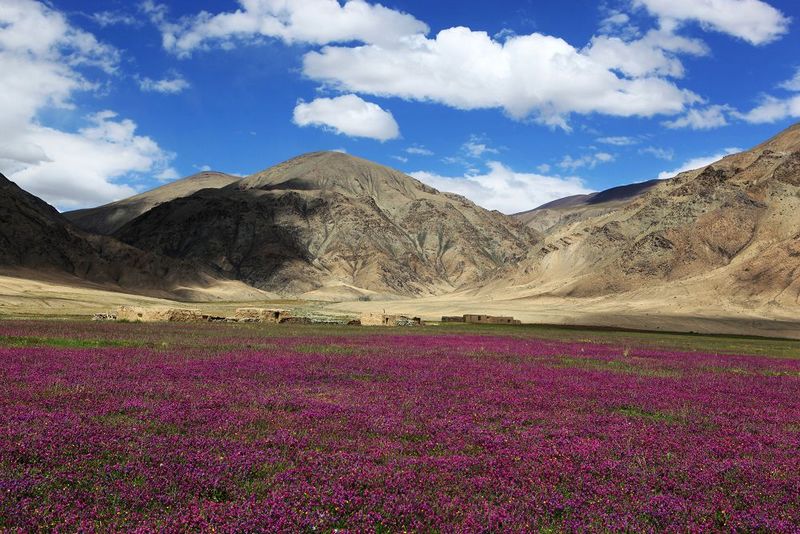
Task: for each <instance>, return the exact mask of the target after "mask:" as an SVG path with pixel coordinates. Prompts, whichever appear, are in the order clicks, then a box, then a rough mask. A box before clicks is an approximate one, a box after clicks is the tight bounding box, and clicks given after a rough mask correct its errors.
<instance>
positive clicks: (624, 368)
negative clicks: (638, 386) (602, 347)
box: [555, 356, 680, 378]
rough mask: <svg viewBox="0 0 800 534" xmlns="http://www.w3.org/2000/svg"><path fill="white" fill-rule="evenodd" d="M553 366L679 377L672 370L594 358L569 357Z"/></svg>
mask: <svg viewBox="0 0 800 534" xmlns="http://www.w3.org/2000/svg"><path fill="white" fill-rule="evenodd" d="M555 366H556V367H574V368H578V369H591V370H595V371H609V372H612V373H623V374H632V375H639V376H653V377H661V378H667V377H673V376H679V374H680V373H678V372H677V371H674V370H672V369H658V368H653V367H645V366H639V365H634V364H632V363H630V362H626V361H621V360H598V359H594V358H573V357H570V356H561V357H559V358H558V359H557V360H556V363H555Z"/></svg>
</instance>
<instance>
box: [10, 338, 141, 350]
mask: <svg viewBox="0 0 800 534" xmlns="http://www.w3.org/2000/svg"><path fill="white" fill-rule="evenodd" d="M0 346H3V347H58V348H64V349H94V348H101V347H139V346H141V343H136V342H133V341H119V340H109V339H65V338H52V337H32V336H0Z"/></svg>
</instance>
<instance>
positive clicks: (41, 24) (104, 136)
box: [0, 0, 171, 207]
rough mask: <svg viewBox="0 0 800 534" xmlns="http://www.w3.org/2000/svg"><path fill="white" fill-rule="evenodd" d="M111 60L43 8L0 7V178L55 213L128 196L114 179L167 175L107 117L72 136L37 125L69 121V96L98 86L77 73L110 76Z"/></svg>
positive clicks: (144, 141) (148, 149) (150, 151)
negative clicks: (48, 116)
mask: <svg viewBox="0 0 800 534" xmlns="http://www.w3.org/2000/svg"><path fill="white" fill-rule="evenodd" d="M118 59H119V53H118V52H117V51H116V50H115V49H113V48H112V47H109V46H107V45H104V44H102V43H100V42H98V41H97V40H96V39H95V37H94V36H92V35H91V34H89V33H86V32H84V31H82V30H79V29H76V28H74V27H72V26H71V25H70V24H69V22H68V21H67V19H66V18H65V17H64V15H63V14H61V13H60V12H58V11H55V10H53V9H51V8H50V7H48V6H47V5H45V4H43V3H41V2H36V1H34V0H2V2H0V72H4V73H13V76H6V77H5V78H4V80H3V90H2V91H0V171H2V172H3V173H4V174H5V175H6V176H8V178H9V179H11V180H14V181H15V182H17V183H18V184H19V185H20V186H21V187H23V188H25V189H27V190H28V191H30V192H32V193H33V194H35V195H38V196H41V197H43V198H44V199H45V200H47V201H48V202H51V203H53V204H56V205H57V206H59V207H80V206H85V205H89V204H100V203H104V202H108V201H110V200H115V199H118V198H120V197H124V196H128V195H130V194H132V193H133V192H134V191H133V189H132V188H131V187H129V186H126V185H121V184H118V183H116V182H115V180H116V179H118V178H121V177H124V176H127V175H129V174H130V173H137V172H139V173H144V172H162V171H163V170H164V169H166V168H168V167H169V161H170V159H171V155H170V154H168V153H166V152H164V151H163V150H162V149H161V148H160V147H159V146H158V145H157V144H156V143H155V142H154V141H153V140H152V139H150V138H149V137H146V136H140V135H136V133H135V131H136V124H135V123H134V122H132V121H130V120H125V119H119V118H117V117H116V115H115V114H114V113H113V112H101V113H96V114H93V115H89V116H88V117H86V123H87V126H86V127H84V128H82V129H79V130H77V131H74V132H72V131H62V130H58V129H55V128H52V127H48V126H47V125H46V124H43V123H41V122H40V121H39V120H38V119H37V117H39V116H40V114H41V112H42V111H45V110H48V109H54V108H58V109H60V110H62V111H63V112H66V113H70V114H74V113H75V111H74V104H73V103H72V101H71V98H72V96H73V95H74V94H75V93H76V92H78V91H85V90H92V89H94V88H95V87H97V86H98V84H97V83H96V82H93V81H90V80H88V79H87V78H86V77H85V75H84V74H83V71H84V70H86V69H87V68H96V69H100V71H104V72H105V73H113V72H115V71H116V69H117V63H118Z"/></svg>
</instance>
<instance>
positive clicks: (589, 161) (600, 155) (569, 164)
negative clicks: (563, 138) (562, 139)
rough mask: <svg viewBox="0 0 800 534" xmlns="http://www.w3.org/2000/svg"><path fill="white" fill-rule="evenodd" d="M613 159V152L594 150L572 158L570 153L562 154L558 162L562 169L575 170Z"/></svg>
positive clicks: (591, 167)
mask: <svg viewBox="0 0 800 534" xmlns="http://www.w3.org/2000/svg"><path fill="white" fill-rule="evenodd" d="M612 161H614V156H613V154H609V153H608V152H595V153H594V154H586V155H584V156H581V157H578V158H573V157H572V156H570V155H567V156H564V159H562V160H561V163H559V164H558V166H559V167H561V168H562V169H569V170H572V171H574V170H576V169H580V168H582V167H586V168H589V169H594V168H595V167H597V166H598V165H599V164H601V163H610V162H612Z"/></svg>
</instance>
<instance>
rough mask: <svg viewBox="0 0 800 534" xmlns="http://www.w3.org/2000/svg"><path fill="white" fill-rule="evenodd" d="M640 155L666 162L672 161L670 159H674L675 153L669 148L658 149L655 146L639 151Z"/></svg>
mask: <svg viewBox="0 0 800 534" xmlns="http://www.w3.org/2000/svg"><path fill="white" fill-rule="evenodd" d="M639 153H640V154H650V155H651V156H653V157H656V158H658V159H663V160H666V161H672V158H674V157H675V151H674V150H673V149H671V148H660V147H655V146H648V147H645V148H642V149H641V150H639Z"/></svg>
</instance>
